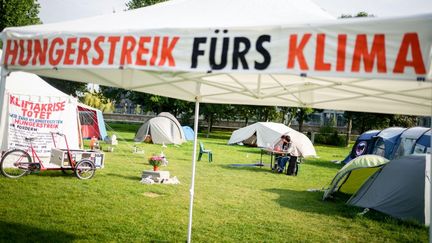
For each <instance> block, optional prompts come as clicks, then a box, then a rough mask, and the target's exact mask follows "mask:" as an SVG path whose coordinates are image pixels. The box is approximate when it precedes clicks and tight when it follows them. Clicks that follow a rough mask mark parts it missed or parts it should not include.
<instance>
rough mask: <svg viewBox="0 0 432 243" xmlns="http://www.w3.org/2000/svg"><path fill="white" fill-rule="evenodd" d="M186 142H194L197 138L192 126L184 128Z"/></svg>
mask: <svg viewBox="0 0 432 243" xmlns="http://www.w3.org/2000/svg"><path fill="white" fill-rule="evenodd" d="M182 129H183V133H184V135H185V140H186V141H193V140H194V137H195V133H194V130H193V129H192V128H191V127H190V126H182Z"/></svg>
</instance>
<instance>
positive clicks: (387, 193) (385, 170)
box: [347, 154, 431, 225]
mask: <svg viewBox="0 0 432 243" xmlns="http://www.w3.org/2000/svg"><path fill="white" fill-rule="evenodd" d="M426 158H427V159H426ZM430 163H431V161H430V155H424V154H423V155H409V156H403V157H400V158H398V159H395V160H392V161H390V162H389V163H387V164H386V165H385V166H383V167H382V168H381V170H379V171H377V172H376V173H375V174H374V175H373V176H371V177H370V178H369V179H368V180H367V181H366V182H365V183H364V184H363V186H362V187H361V188H360V189H359V190H358V191H357V193H356V194H355V195H354V196H353V197H352V198H351V199H350V200H348V202H347V203H348V204H350V205H354V206H358V207H363V208H371V209H375V210H377V211H380V212H383V213H385V214H389V215H391V216H394V217H397V218H400V219H405V220H416V221H418V222H420V223H422V224H425V225H429V221H430V214H429V209H430V186H431V182H430V180H429V179H428V175H429V173H430V166H431V164H430Z"/></svg>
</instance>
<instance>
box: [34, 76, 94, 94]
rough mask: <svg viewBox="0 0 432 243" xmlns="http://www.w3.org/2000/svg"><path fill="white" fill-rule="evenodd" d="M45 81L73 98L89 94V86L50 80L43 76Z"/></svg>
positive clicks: (61, 80)
mask: <svg viewBox="0 0 432 243" xmlns="http://www.w3.org/2000/svg"><path fill="white" fill-rule="evenodd" d="M41 78H42V79H43V80H45V81H46V82H47V83H49V84H50V85H51V86H53V87H54V88H56V89H58V90H60V91H62V92H63V93H66V94H68V95H72V96H82V95H83V94H84V93H85V92H87V84H86V83H80V82H74V81H69V80H63V79H57V78H48V77H43V76H41Z"/></svg>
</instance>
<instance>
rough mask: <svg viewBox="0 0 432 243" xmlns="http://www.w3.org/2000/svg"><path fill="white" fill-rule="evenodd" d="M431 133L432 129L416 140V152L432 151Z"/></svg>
mask: <svg viewBox="0 0 432 243" xmlns="http://www.w3.org/2000/svg"><path fill="white" fill-rule="evenodd" d="M431 135H432V131H431V130H429V131H427V132H425V133H424V134H423V135H422V136H421V137H420V138H419V139H418V140H417V142H416V144H415V146H414V151H413V153H414V154H422V153H430V152H431V143H430V142H431Z"/></svg>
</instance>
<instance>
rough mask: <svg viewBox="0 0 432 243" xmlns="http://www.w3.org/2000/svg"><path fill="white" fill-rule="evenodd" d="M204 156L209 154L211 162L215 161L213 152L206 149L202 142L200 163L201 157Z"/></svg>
mask: <svg viewBox="0 0 432 243" xmlns="http://www.w3.org/2000/svg"><path fill="white" fill-rule="evenodd" d="M203 154H208V159H209V162H212V161H213V154H212V151H211V150H206V149H204V144H203V143H202V142H200V151H199V156H198V161H200V160H201V157H202V155H203Z"/></svg>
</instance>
